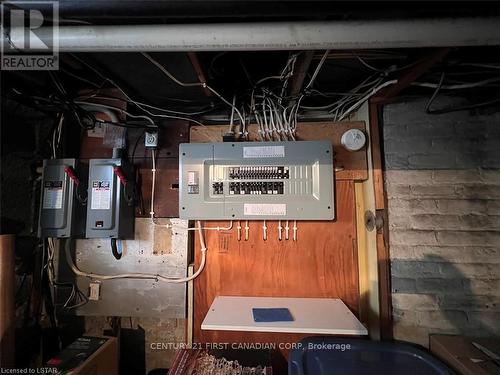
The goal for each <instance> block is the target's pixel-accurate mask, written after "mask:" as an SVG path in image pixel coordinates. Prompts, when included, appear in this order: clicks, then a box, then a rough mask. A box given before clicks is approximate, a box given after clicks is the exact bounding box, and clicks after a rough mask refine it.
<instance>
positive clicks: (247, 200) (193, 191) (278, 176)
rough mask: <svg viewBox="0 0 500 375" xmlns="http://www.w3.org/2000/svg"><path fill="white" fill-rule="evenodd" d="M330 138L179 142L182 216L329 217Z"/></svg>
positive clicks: (331, 194) (331, 206) (331, 214)
mask: <svg viewBox="0 0 500 375" xmlns="http://www.w3.org/2000/svg"><path fill="white" fill-rule="evenodd" d="M332 155H333V150H332V145H331V142H330V141H307V142H306V141H300V142H236V143H230V142H225V143H186V144H181V145H180V161H179V173H180V176H179V181H180V189H179V190H180V197H179V216H180V218H182V219H192V220H195V219H201V220H203V219H206V220H220V219H227V220H233V219H244V220H252V219H253V220H280V219H297V220H332V219H334V218H335V207H334V206H335V196H334V168H333V157H332Z"/></svg>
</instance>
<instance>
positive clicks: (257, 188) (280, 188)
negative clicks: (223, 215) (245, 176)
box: [229, 181, 285, 195]
mask: <svg viewBox="0 0 500 375" xmlns="http://www.w3.org/2000/svg"><path fill="white" fill-rule="evenodd" d="M284 187H285V185H284V183H283V182H264V181H261V182H230V183H229V194H230V195H244V194H253V195H259V194H269V195H272V194H283V193H284Z"/></svg>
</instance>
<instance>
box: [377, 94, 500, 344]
mask: <svg viewBox="0 0 500 375" xmlns="http://www.w3.org/2000/svg"><path fill="white" fill-rule="evenodd" d="M447 101H448V102H449V103H448V104H453V99H447ZM424 108H425V100H418V101H411V102H405V103H397V104H391V105H388V106H386V107H385V108H384V127H383V140H384V142H383V144H384V156H385V168H386V171H385V183H386V191H387V196H388V210H389V228H390V254H391V274H392V292H393V295H392V302H393V315H394V334H395V338H397V339H401V340H407V341H413V342H416V343H420V344H422V345H428V335H429V333H433V332H442V333H460V334H465V335H476V336H485V335H497V336H500V113H498V112H497V113H496V114H495V113H491V114H472V113H469V112H455V113H450V114H445V115H439V116H437V115H427V114H426V113H425V109H424Z"/></svg>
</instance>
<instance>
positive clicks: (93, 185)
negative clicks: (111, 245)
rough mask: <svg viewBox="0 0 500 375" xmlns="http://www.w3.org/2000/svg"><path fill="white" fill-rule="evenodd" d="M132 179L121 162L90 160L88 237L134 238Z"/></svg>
mask: <svg viewBox="0 0 500 375" xmlns="http://www.w3.org/2000/svg"><path fill="white" fill-rule="evenodd" d="M133 186H134V176H133V173H132V171H131V170H130V167H129V166H127V165H126V164H124V163H123V161H122V160H121V159H91V160H90V163H89V188H88V203H87V230H86V237H87V238H103V237H108V238H121V239H126V238H133V237H134V191H133V190H134V189H133Z"/></svg>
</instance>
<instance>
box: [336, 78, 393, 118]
mask: <svg viewBox="0 0 500 375" xmlns="http://www.w3.org/2000/svg"><path fill="white" fill-rule="evenodd" d="M397 82H398V80H397V79H393V80H391V81H387V82H384V83H383V84H381V85H379V86H377V87H375V88H374V89H372V90H371V91H370V92H369V93H368V94H366V95H365V96H364V97H362V98H361V99H360V100H359V101H358V102H356V103H354V104H353V105H352V106H350V107H349V109H347V110H346V111H345V112H344V113H343V114H342V116H340V117H339V121H342V120H343V119H344V118H346V117H347V116H348V115H349V114H350V113H351V112H352V111H354V110H355V109H357V108H358V107H359V106H360V105H362V104H363V103H364V102H365V101H367V100H368V99H369V98H371V97H372V96H373V95H375V94H376V93H377V92H379V91H380V90H382V89H383V88H384V87H387V86H390V85H394V84H395V83H397Z"/></svg>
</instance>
